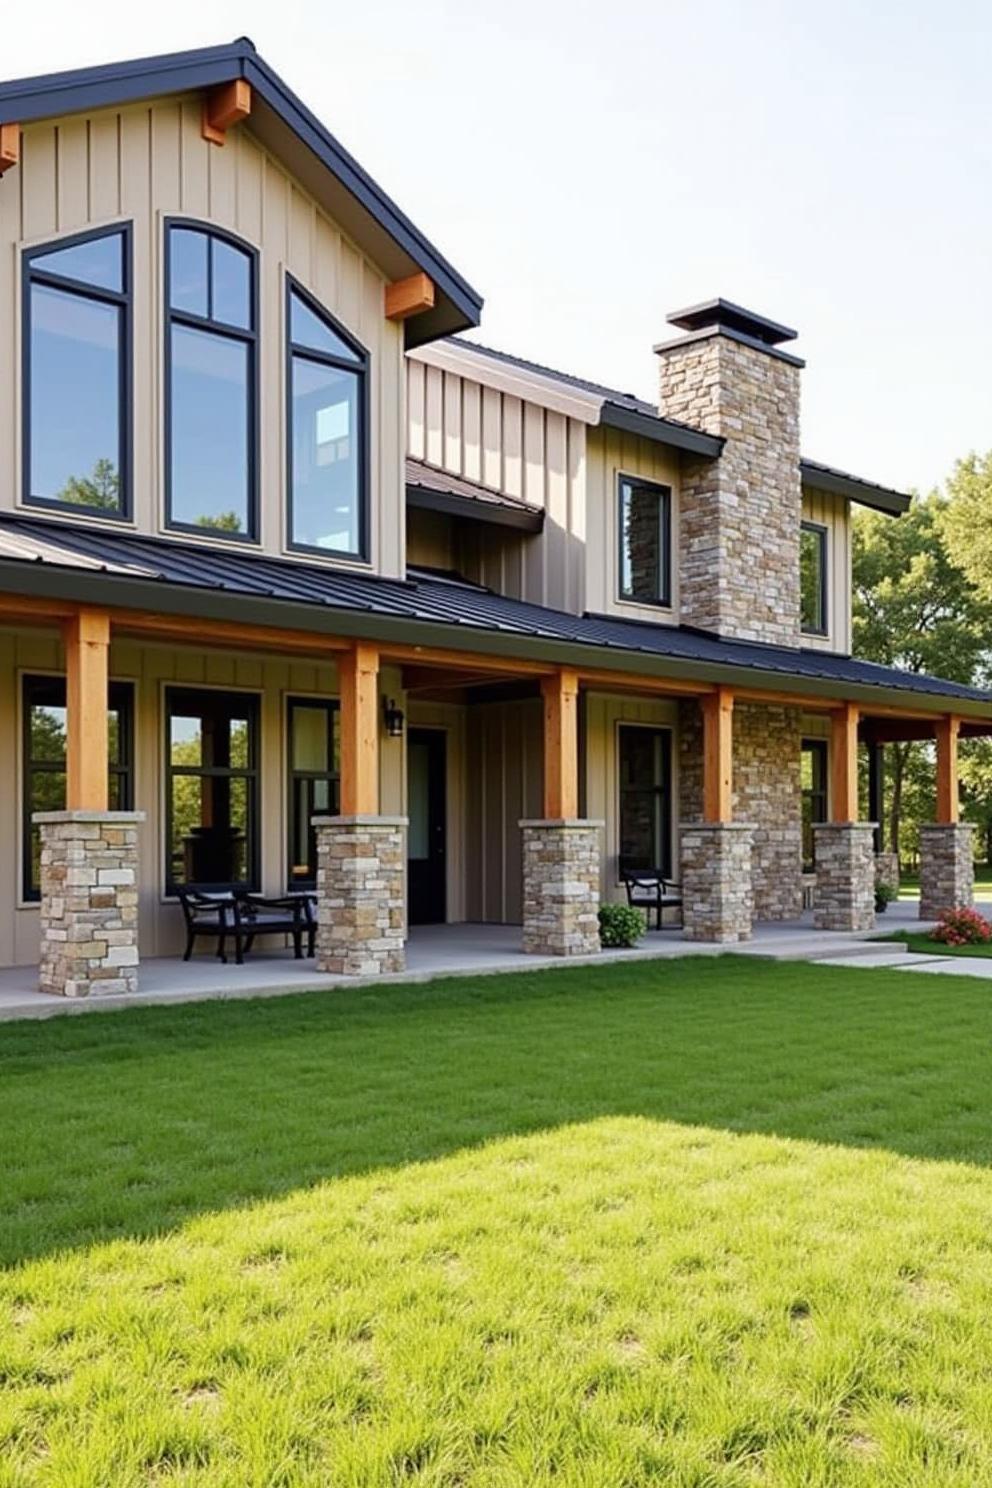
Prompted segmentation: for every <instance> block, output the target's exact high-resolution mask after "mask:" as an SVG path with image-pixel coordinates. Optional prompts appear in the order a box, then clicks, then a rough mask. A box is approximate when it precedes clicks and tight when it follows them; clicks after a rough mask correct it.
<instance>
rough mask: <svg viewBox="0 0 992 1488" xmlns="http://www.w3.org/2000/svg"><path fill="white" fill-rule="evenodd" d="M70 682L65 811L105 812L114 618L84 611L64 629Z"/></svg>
mask: <svg viewBox="0 0 992 1488" xmlns="http://www.w3.org/2000/svg"><path fill="white" fill-rule="evenodd" d="M62 639H63V644H64V646H65V676H66V687H65V691H66V699H65V700H66V744H65V770H66V792H65V794H66V806H67V808H68V809H69V810H70V811H106V810H107V801H108V791H107V744H108V739H107V686H108V679H109V675H110V671H109V660H110V617H109V615H108V614H107V612H106V610H80V612H79V614H78V615H75V616H73V618H72V619H71V620H66V621H65V623H64V625H63V629H62Z"/></svg>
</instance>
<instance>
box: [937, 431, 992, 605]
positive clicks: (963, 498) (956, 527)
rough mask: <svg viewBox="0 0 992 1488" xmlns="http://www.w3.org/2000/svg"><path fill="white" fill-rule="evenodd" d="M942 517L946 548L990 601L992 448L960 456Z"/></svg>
mask: <svg viewBox="0 0 992 1488" xmlns="http://www.w3.org/2000/svg"><path fill="white" fill-rule="evenodd" d="M947 494H948V496H949V498H950V499H949V501H948V503H947V507H946V510H945V512H944V517H943V525H944V535H945V539H946V543H947V551H948V553H949V554H950V556H951V558H952V559H953V561H954V563H956V564H957V565H958V566H959V567H960V569H961V572H962V573H964V574H966V575H967V577H968V579H969V580H970V582H971V583H972V584H974V586H975V588H976V590H977V591H978V593H979V594H981V595H982V596H983V598H984V599H985V600H986V601H987V602H989V603H992V450H989V451H988V453H987V454H984V455H976V454H974V453H973V454H970V455H968V456H967V457H966V458H965V459H964V460H959V461H958V463H957V464H956V465H955V467H954V472H953V474H952V475H951V478H950V480H949V481H948V482H947Z"/></svg>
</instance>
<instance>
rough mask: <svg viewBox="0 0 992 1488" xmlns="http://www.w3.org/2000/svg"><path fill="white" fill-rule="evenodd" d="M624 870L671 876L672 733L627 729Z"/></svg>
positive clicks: (623, 740)
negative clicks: (649, 870) (653, 871)
mask: <svg viewBox="0 0 992 1488" xmlns="http://www.w3.org/2000/svg"><path fill="white" fill-rule="evenodd" d="M618 754H619V762H620V867H621V869H623V870H629V869H638V868H654V869H657V870H658V871H659V872H661V873H663V874H665V875H666V876H667V875H668V874H670V873H671V858H672V846H671V836H672V831H671V826H672V736H671V734H670V732H669V731H668V729H656V728H644V727H642V726H640V725H626V724H625V725H621V727H620V730H619V739H618Z"/></svg>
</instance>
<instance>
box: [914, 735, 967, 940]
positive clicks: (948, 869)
mask: <svg viewBox="0 0 992 1488" xmlns="http://www.w3.org/2000/svg"><path fill="white" fill-rule="evenodd" d="M960 729H961V724H960V720H959V719H957V718H942V719H941V720H940V722H939V723H938V724H937V731H936V733H937V820H936V821H935V822H933V823H931V824H929V825H927V826H921V827H920V919H921V920H935V919H936V918H937V916H938V915H939V914H940V913H941V911H942V910H945V909H964V908H967V907H968V906H969V905H971V904H973V903H974V902H975V856H974V849H973V847H972V831H973V828H972V825H971V823H970V822H963V821H961V820H960V808H959V799H958V735H959V733H960Z"/></svg>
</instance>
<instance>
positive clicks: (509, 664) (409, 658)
mask: <svg viewBox="0 0 992 1488" xmlns="http://www.w3.org/2000/svg"><path fill="white" fill-rule="evenodd" d="M379 649H380V654H381V656H382V660H383V661H384V662H399V663H406V662H408V663H410V664H411V665H413V666H436V667H439V668H440V669H442V670H451V671H456V672H480V673H482V672H484V673H486V674H488V675H489V676H491V677H509V678H513V677H550V676H552V675H553V674H554V672H555V671H556V670H557V668H556V666H555V663H554V662H553V661H521V660H518V659H517V658H516V657H513V656H491V655H489V653H488V652H476V651H448V650H446V649H444V648H442V647H441V646H411V645H403V644H401V643H397V642H395V641H381V642H380V643H379Z"/></svg>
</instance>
